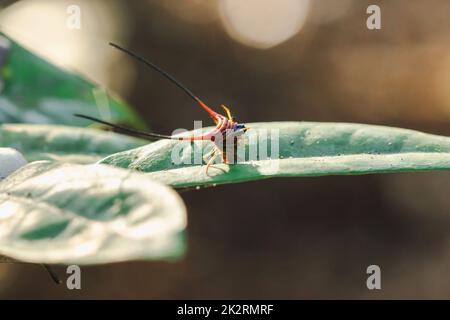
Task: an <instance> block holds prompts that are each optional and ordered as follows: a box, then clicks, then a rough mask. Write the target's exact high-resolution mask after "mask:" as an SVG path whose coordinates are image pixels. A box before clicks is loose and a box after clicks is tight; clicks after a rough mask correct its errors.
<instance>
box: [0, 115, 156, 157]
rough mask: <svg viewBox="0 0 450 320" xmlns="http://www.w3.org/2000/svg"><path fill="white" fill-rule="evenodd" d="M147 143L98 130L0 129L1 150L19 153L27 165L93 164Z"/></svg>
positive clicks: (32, 126)
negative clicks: (46, 162)
mask: <svg viewBox="0 0 450 320" xmlns="http://www.w3.org/2000/svg"><path fill="white" fill-rule="evenodd" d="M147 143H148V142H146V141H144V140H141V139H137V138H133V137H129V136H125V135H121V134H117V133H113V132H106V131H102V130H97V129H89V128H77V127H69V126H56V125H38V124H3V125H0V147H10V148H14V149H16V150H18V151H20V152H21V153H22V154H23V155H24V156H25V158H26V159H27V160H28V161H35V160H57V161H64V162H73V163H95V162H96V161H98V160H100V159H101V158H103V157H106V156H107V155H110V154H112V153H116V152H120V151H124V150H128V149H131V148H136V147H140V146H143V145H145V144H147Z"/></svg>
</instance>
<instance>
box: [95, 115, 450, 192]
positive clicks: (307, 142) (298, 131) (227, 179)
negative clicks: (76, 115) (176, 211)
mask: <svg viewBox="0 0 450 320" xmlns="http://www.w3.org/2000/svg"><path fill="white" fill-rule="evenodd" d="M248 127H250V128H251V130H250V131H248V133H247V134H250V132H251V131H252V130H253V131H254V132H258V135H259V136H258V135H256V136H257V138H259V140H258V139H256V141H253V142H248V141H247V142H246V148H247V158H246V159H248V149H249V147H258V148H262V149H265V147H264V145H265V143H267V144H268V145H269V146H271V143H270V141H268V140H270V139H271V138H270V137H271V136H270V130H277V131H278V132H279V156H278V157H277V158H276V159H269V157H265V158H264V157H259V158H257V159H256V160H253V161H247V162H242V163H238V164H233V165H224V164H216V165H214V166H213V167H211V168H210V170H209V171H208V174H206V172H205V166H204V165H203V166H202V165H194V164H192V163H193V161H192V159H193V150H195V149H196V148H198V149H200V150H202V149H203V153H206V152H207V150H206V148H208V146H209V147H210V145H211V142H199V143H197V142H196V143H195V144H192V147H189V146H188V147H187V148H185V150H184V151H185V152H184V153H183V156H182V157H181V161H183V162H185V161H186V162H188V164H184V163H182V164H174V163H173V161H172V158H171V155H172V150H174V147H176V146H177V144H179V143H183V142H179V141H168V140H165V141H158V142H155V143H151V144H149V145H146V146H144V147H140V148H137V149H134V150H129V151H125V152H120V153H118V154H114V155H111V156H109V157H107V158H105V159H103V160H101V161H100V162H101V163H106V164H111V165H115V166H118V167H123V168H130V169H136V170H140V171H144V172H149V176H150V177H152V178H153V179H155V180H158V181H161V182H163V183H166V184H170V185H172V186H174V187H192V186H200V185H210V184H220V183H234V182H241V181H248V180H257V179H263V178H269V177H291V176H321V175H336V174H367V173H381V172H401V171H419V170H450V138H448V137H441V136H436V135H431V134H425V133H421V132H417V131H413V130H407V129H399V128H389V127H383V126H374V125H364V124H349V123H314V122H266V123H250V124H248ZM262 129H267V130H269V134H268V135H267V137H266V138H265V137H264V136H263V135H261V134H259V132H260V130H262ZM248 140H250V139H248ZM175 154H177V152H175ZM260 155H261V153H260ZM268 155H269V156H270V155H271V154H270V148H269V150H268Z"/></svg>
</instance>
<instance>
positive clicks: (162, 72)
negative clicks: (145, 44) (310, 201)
mask: <svg viewBox="0 0 450 320" xmlns="http://www.w3.org/2000/svg"><path fill="white" fill-rule="evenodd" d="M109 45H110V46H112V47H114V48H116V49H118V50H120V51H122V52H125V53H126V54H128V55H130V56H132V57H133V58H135V59H137V60H139V61H140V62H142V63H144V64H145V65H147V66H148V67H150V68H152V69H153V70H155V71H157V72H159V73H160V74H162V75H163V76H164V77H166V78H167V79H169V80H170V81H171V82H172V83H174V84H175V85H176V86H177V87H178V88H180V89H181V90H183V91H184V92H185V93H186V94H187V95H188V96H189V97H190V98H191V99H193V100H194V101H195V102H197V103H198V104H199V105H200V107H202V108H203V109H204V110H205V111H206V112H207V113H208V114H209V115H210V117H211V118H213V119H214V120H215V117H216V115H217V113H216V112H215V111H214V110H212V109H211V108H210V107H208V106H207V105H206V104H205V103H204V102H203V101H202V100H200V99H199V98H198V97H197V96H196V95H195V94H194V93H192V91H191V90H189V89H188V88H186V87H185V86H184V85H183V84H182V83H181V82H180V81H178V80H177V79H175V78H174V77H173V76H171V75H170V74H169V73H167V72H166V71H164V70H163V69H161V68H160V67H158V66H157V65H156V64H154V63H152V62H150V61H148V60H147V59H144V58H143V57H141V56H140V55H138V54H136V53H134V52H132V51H130V50H128V49H125V48H123V47H121V46H119V45H117V44H115V43H112V42H110V43H109Z"/></svg>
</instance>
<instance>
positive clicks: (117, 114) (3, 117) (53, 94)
mask: <svg viewBox="0 0 450 320" xmlns="http://www.w3.org/2000/svg"><path fill="white" fill-rule="evenodd" d="M97 101H99V103H101V104H104V105H101V106H98V105H97ZM101 108H104V109H106V108H107V109H108V112H109V113H111V119H110V120H112V121H113V122H123V123H128V124H129V125H134V126H136V127H143V126H144V125H143V123H142V121H141V120H140V118H138V117H137V115H136V114H135V113H134V111H133V110H132V109H131V108H130V107H129V106H128V105H127V104H125V103H124V102H123V101H121V100H120V99H118V98H116V97H114V96H112V95H111V94H109V93H106V92H104V91H102V89H100V88H98V86H97V85H95V84H93V83H91V82H90V81H88V80H85V79H83V78H82V77H81V76H79V75H77V74H75V73H72V72H70V71H67V70H64V69H62V68H59V67H56V66H55V65H53V64H51V63H49V62H47V61H45V60H44V59H42V58H40V57H38V56H36V55H35V54H33V53H31V52H30V51H28V50H26V49H25V48H23V47H22V46H20V45H19V44H18V43H16V42H15V41H13V40H12V39H10V38H8V37H7V36H6V35H4V34H2V33H0V123H39V124H67V125H74V126H87V125H88V124H89V123H90V122H89V121H86V120H84V119H79V118H75V117H73V114H74V113H83V114H88V115H91V116H97V117H98V116H100V114H99V109H101Z"/></svg>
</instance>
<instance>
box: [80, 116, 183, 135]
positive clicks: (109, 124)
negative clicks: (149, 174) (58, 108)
mask: <svg viewBox="0 0 450 320" xmlns="http://www.w3.org/2000/svg"><path fill="white" fill-rule="evenodd" d="M74 116H75V117H78V118H83V119H87V120H91V121H94V122H98V123H101V124H104V125H107V126H109V127H112V128H114V129H117V130H118V131H121V132H123V133H127V134H129V135H132V136H135V137H139V138H146V139H150V140H152V139H153V140H159V139H175V138H173V137H171V136H167V135H163V134H157V133H151V132H144V131H139V130H134V129H130V128H127V127H123V126H120V125H117V124H114V123H111V122H108V121H104V120H100V119H97V118H94V117H91V116H85V115H83V114H74Z"/></svg>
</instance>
